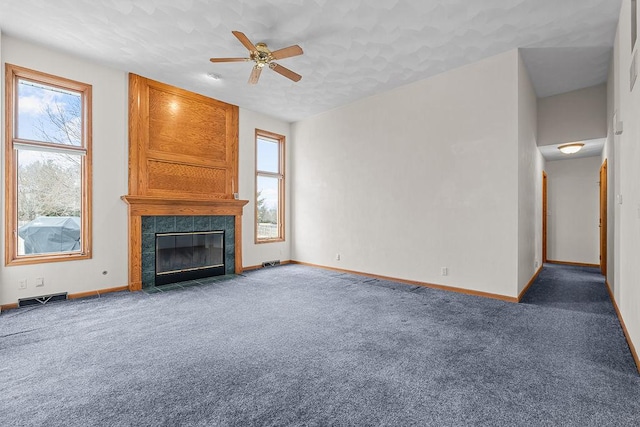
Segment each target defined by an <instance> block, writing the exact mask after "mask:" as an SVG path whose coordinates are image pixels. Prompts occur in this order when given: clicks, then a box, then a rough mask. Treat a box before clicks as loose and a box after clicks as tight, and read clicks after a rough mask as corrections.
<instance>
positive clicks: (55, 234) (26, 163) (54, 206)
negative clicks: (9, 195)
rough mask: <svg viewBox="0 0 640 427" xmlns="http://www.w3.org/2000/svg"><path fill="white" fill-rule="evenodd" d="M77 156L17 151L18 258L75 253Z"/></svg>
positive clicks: (77, 240)
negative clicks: (30, 255) (22, 256)
mask: <svg viewBox="0 0 640 427" xmlns="http://www.w3.org/2000/svg"><path fill="white" fill-rule="evenodd" d="M81 164H82V159H81V157H80V156H79V155H73V154H66V153H53V152H42V151H30V150H18V206H17V207H18V255H29V254H46V253H56V252H79V251H80V248H81V244H80V236H81V235H82V233H81V232H80V227H81V224H82V222H81V219H80V216H81V211H82V203H81V200H82V185H81V184H82V183H81V177H82V174H81Z"/></svg>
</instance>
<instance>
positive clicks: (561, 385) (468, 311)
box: [0, 265, 640, 426]
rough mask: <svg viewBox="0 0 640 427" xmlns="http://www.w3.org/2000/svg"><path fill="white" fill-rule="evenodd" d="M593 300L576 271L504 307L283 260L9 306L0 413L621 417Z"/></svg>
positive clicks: (612, 364)
mask: <svg viewBox="0 0 640 427" xmlns="http://www.w3.org/2000/svg"><path fill="white" fill-rule="evenodd" d="M603 291H604V293H602V292H603ZM605 296H606V290H605V289H604V284H603V282H602V277H601V276H599V275H598V274H597V272H596V271H594V270H589V269H579V268H573V267H561V266H545V268H544V270H543V272H542V273H541V275H540V276H539V278H538V280H537V281H536V283H535V284H534V285H533V286H532V288H531V290H530V292H529V293H528V294H527V295H526V297H525V303H523V304H513V303H506V302H502V301H496V300H491V299H485V298H479V297H473V296H467V295H460V294H455V293H449V292H445V291H439V290H434V289H428V288H420V287H415V286H407V285H403V284H398V283H393V282H389V281H383V280H376V279H371V278H366V277H362V276H356V275H350V274H342V273H337V272H332V271H326V270H321V269H314V268H311V267H305V266H298V265H289V266H281V267H275V268H269V269H263V270H258V271H255V272H250V273H247V274H246V275H244V276H238V277H234V278H232V279H229V280H225V281H217V282H212V283H209V284H202V283H191V284H190V286H185V287H182V288H177V289H173V290H171V291H168V292H157V293H154V294H145V293H141V292H139V293H134V294H131V293H118V294H109V295H106V296H103V297H101V298H96V299H86V300H74V301H67V302H61V303H54V304H50V305H46V306H43V307H38V308H23V309H17V310H11V311H8V312H5V313H2V315H1V316H0V423H2V424H3V425H7V426H9V425H10V426H134V425H135V426H216V425H220V426H227V425H230V426H254V425H255V426H282V425H295V426H325V425H387V426H388V425H401V426H408V425H416V426H431V425H433V426H464V425H469V426H478V425H486V426H514V425H516V426H532V425H544V426H554V425H558V426H609V425H610V426H635V425H639V424H640V376H639V375H638V373H637V371H636V369H635V366H634V364H633V360H632V357H631V354H630V352H629V349H628V347H627V344H626V342H625V340H624V337H623V334H622V330H621V328H620V325H619V323H618V320H617V318H616V316H615V314H614V313H613V309H612V307H611V303H610V302H609V301H608V299H607V298H605Z"/></svg>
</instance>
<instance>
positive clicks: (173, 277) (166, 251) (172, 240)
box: [155, 230, 225, 286]
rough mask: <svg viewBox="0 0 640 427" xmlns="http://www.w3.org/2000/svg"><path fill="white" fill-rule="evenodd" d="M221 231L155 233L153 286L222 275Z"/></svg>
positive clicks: (222, 246) (222, 245) (223, 271)
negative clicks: (154, 275)
mask: <svg viewBox="0 0 640 427" xmlns="http://www.w3.org/2000/svg"><path fill="white" fill-rule="evenodd" d="M224 253H225V251H224V231H223V230H219V231H204V232H196V233H159V234H156V277H155V279H156V280H155V284H156V286H160V285H167V284H170V283H176V282H184V281H186V280H195V279H202V278H205V277H211V276H221V275H223V274H225V268H224Z"/></svg>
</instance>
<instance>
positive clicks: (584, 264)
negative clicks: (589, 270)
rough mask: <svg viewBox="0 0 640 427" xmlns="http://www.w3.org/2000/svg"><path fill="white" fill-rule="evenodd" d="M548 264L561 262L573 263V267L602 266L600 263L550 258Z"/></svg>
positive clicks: (565, 263)
mask: <svg viewBox="0 0 640 427" xmlns="http://www.w3.org/2000/svg"><path fill="white" fill-rule="evenodd" d="M545 262H547V263H548V264H559V265H571V266H573V267H596V268H600V264H588V263H586V262H571V261H556V260H553V259H548V260H547V261H545Z"/></svg>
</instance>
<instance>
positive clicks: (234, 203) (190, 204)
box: [122, 195, 249, 216]
mask: <svg viewBox="0 0 640 427" xmlns="http://www.w3.org/2000/svg"><path fill="white" fill-rule="evenodd" d="M122 200H124V201H125V202H126V203H127V204H128V205H129V215H137V216H159V215H233V216H236V215H242V207H243V206H244V205H246V204H247V203H249V201H248V200H236V199H186V198H185V199H180V198H166V197H153V196H135V195H126V196H122Z"/></svg>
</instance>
